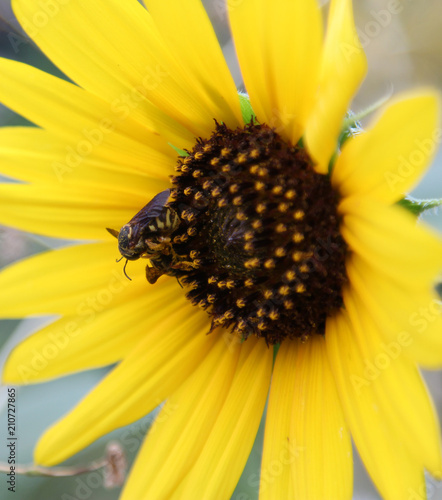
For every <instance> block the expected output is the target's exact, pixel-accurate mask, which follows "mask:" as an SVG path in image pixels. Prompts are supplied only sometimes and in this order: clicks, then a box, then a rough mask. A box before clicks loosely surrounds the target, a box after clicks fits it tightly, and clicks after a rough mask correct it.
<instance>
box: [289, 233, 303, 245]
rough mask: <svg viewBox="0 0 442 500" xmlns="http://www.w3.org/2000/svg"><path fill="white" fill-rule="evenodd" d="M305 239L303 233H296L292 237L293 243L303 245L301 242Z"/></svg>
mask: <svg viewBox="0 0 442 500" xmlns="http://www.w3.org/2000/svg"><path fill="white" fill-rule="evenodd" d="M303 239H304V235H303V234H302V233H295V234H294V235H293V237H292V241H293V242H294V243H301V241H302V240H303Z"/></svg>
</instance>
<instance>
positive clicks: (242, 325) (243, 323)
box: [236, 319, 247, 330]
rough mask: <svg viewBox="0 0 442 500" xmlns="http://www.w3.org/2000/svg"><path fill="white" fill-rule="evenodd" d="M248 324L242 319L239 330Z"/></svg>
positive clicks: (237, 327)
mask: <svg viewBox="0 0 442 500" xmlns="http://www.w3.org/2000/svg"><path fill="white" fill-rule="evenodd" d="M246 326H247V323H246V322H245V321H244V320H243V319H242V320H241V321H240V322H239V323H238V324H237V325H236V329H237V330H244V329H245V327H246Z"/></svg>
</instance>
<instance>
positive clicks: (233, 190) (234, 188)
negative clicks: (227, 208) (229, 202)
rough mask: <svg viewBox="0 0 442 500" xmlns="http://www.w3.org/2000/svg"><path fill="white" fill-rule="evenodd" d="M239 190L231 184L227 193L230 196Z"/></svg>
mask: <svg viewBox="0 0 442 500" xmlns="http://www.w3.org/2000/svg"><path fill="white" fill-rule="evenodd" d="M238 190H239V185H238V184H232V185H231V186H230V187H229V191H230V192H231V193H232V194H235V193H237V192H238Z"/></svg>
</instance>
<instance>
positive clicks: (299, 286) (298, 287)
mask: <svg viewBox="0 0 442 500" xmlns="http://www.w3.org/2000/svg"><path fill="white" fill-rule="evenodd" d="M296 291H297V292H298V293H304V292H305V286H304V285H303V284H302V283H300V284H299V285H296Z"/></svg>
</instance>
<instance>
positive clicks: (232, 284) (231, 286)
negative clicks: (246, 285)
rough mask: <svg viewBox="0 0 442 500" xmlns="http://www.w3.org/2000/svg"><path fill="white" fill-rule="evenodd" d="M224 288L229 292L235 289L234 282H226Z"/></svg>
mask: <svg viewBox="0 0 442 500" xmlns="http://www.w3.org/2000/svg"><path fill="white" fill-rule="evenodd" d="M226 286H227V288H228V289H229V290H231V289H232V288H235V281H234V280H227V281H226Z"/></svg>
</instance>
